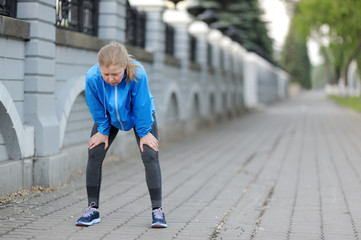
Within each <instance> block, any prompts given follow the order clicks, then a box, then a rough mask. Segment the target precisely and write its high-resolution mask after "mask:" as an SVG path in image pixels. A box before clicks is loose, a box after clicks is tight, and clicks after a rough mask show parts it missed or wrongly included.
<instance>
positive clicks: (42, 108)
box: [17, 0, 59, 156]
mask: <svg viewBox="0 0 361 240" xmlns="http://www.w3.org/2000/svg"><path fill="white" fill-rule="evenodd" d="M17 17H18V18H19V19H23V20H26V21H27V22H29V23H30V41H28V42H26V45H25V74H24V122H25V124H28V125H32V126H34V128H35V149H36V152H35V155H36V156H46V155H50V154H54V153H57V152H59V122H58V120H57V117H56V102H55V1H53V0H18V9H17Z"/></svg>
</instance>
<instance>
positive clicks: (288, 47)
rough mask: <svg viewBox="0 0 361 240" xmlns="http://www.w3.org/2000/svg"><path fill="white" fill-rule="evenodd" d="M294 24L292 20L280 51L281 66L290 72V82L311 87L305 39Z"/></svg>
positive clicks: (309, 65) (309, 64)
mask: <svg viewBox="0 0 361 240" xmlns="http://www.w3.org/2000/svg"><path fill="white" fill-rule="evenodd" d="M294 25H295V21H294V20H293V21H291V24H290V28H289V30H288V35H287V37H286V41H285V44H284V46H283V50H282V53H281V66H283V67H284V68H285V70H286V71H287V72H288V73H289V74H290V77H291V81H292V82H297V83H299V84H300V85H301V86H302V87H303V88H305V89H310V88H311V87H312V84H311V63H310V59H309V57H308V49H307V40H306V38H305V37H304V36H303V35H302V34H299V32H298V31H297V29H296V28H295V26H294Z"/></svg>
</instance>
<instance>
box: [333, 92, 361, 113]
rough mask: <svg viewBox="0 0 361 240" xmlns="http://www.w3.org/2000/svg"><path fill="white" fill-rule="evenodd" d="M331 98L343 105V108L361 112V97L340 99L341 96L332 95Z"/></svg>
mask: <svg viewBox="0 0 361 240" xmlns="http://www.w3.org/2000/svg"><path fill="white" fill-rule="evenodd" d="M329 98H331V99H332V100H334V101H335V102H337V103H338V104H341V105H343V106H346V107H348V108H351V109H353V110H356V111H358V112H361V97H339V96H334V95H331V96H329Z"/></svg>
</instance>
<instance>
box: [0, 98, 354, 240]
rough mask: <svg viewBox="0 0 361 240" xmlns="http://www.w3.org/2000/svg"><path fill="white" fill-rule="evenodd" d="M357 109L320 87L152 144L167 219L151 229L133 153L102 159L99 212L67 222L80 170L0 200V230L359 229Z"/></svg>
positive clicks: (288, 233)
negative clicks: (94, 217) (86, 223)
mask: <svg viewBox="0 0 361 240" xmlns="http://www.w3.org/2000/svg"><path fill="white" fill-rule="evenodd" d="M360 120H361V115H360V114H357V113H353V112H351V111H349V110H346V109H344V108H342V107H339V106H338V105H336V104H334V103H332V102H330V100H329V99H327V97H326V96H324V95H323V94H321V93H305V94H303V95H301V96H300V97H298V98H292V99H289V100H288V101H285V102H282V103H278V104H273V105H272V106H267V107H266V108H264V109H260V110H257V111H253V112H251V113H247V114H244V115H242V116H240V117H236V118H234V119H232V120H230V121H222V122H219V123H217V124H216V125H214V126H212V127H209V128H207V129H204V130H200V131H197V132H195V133H194V134H193V135H192V136H185V137H183V138H181V139H178V140H174V141H172V142H168V143H167V144H166V145H162V146H161V152H160V161H161V167H162V177H163V203H164V211H165V213H166V218H167V221H168V224H169V227H168V228H167V229H151V228H150V223H151V206H150V200H149V195H148V191H147V188H146V184H145V176H144V167H143V166H142V163H141V160H140V158H139V156H134V157H131V158H129V159H127V160H122V161H108V162H106V163H105V164H104V168H103V180H102V189H101V196H100V200H101V203H100V216H101V222H100V223H99V224H95V225H94V226H91V227H88V228H86V227H76V226H75V221H76V220H77V219H78V218H79V217H80V216H81V214H82V213H83V211H84V208H85V207H86V204H87V199H86V190H85V175H84V174H80V175H77V176H73V177H72V179H71V180H70V181H69V182H68V184H66V185H65V186H63V187H62V188H59V189H58V190H56V191H54V192H49V193H32V194H29V195H27V196H25V197H22V198H18V199H15V201H13V202H9V203H7V204H3V205H0V238H1V239H74V240H75V239H76V240H81V239H87V240H88V239H109V240H111V239H117V240H119V239H126V240H129V239H146V240H148V239H151V240H153V239H161V240H162V239H180V240H192V239H197V240H202V239H212V240H221V239H222V240H227V239H230V240H234V239H254V240H256V239H257V240H259V239H261V240H280V239H287V240H288V239H291V240H296V239H302V240H308V239H310V240H315V239H321V240H329V239H331V240H332V239H337V240H338V239H343V240H344V239H359V238H360V236H361V234H359V233H360V232H361V219H360V218H359V216H360V215H361V201H360V198H361V161H360V158H359V156H360V155H361V128H360V127H359V126H360Z"/></svg>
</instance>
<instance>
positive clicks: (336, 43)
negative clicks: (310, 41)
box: [286, 0, 361, 84]
mask: <svg viewBox="0 0 361 240" xmlns="http://www.w3.org/2000/svg"><path fill="white" fill-rule="evenodd" d="M286 1H294V0H286ZM295 5H296V6H297V8H298V11H297V12H296V15H295V18H296V21H297V24H296V27H298V29H299V30H300V31H302V32H303V33H304V34H305V36H308V37H310V36H312V35H313V34H316V35H318V36H327V37H328V39H329V45H328V46H325V47H328V48H329V49H330V53H332V55H333V60H334V61H333V67H334V74H335V77H336V78H337V79H336V81H338V79H339V78H343V79H345V83H346V84H347V82H346V81H347V69H348V67H349V65H350V63H351V61H352V60H353V59H357V57H358V56H359V55H360V53H361V24H359V21H360V19H361V11H360V9H361V1H358V0H332V1H330V0H301V1H300V2H298V3H296V4H295ZM325 27H327V29H328V31H327V32H324V31H323V29H324V28H325Z"/></svg>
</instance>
